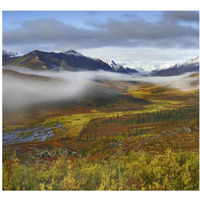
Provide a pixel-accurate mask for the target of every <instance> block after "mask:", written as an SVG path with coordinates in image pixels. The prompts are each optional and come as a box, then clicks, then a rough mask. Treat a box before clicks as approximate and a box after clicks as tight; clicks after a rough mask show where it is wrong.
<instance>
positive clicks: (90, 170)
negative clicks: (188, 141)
mask: <svg viewBox="0 0 200 200" xmlns="http://www.w3.org/2000/svg"><path fill="white" fill-rule="evenodd" d="M11 165H12V167H11ZM10 167H11V168H12V170H10ZM3 189H4V190H198V189H199V157H198V154H195V153H191V152H184V153H173V152H172V151H171V150H167V152H166V153H165V154H164V155H152V154H148V153H143V152H134V151H131V152H129V154H128V155H122V156H119V155H113V156H111V157H110V158H109V159H107V160H103V159H102V160H98V159H96V160H95V159H88V158H87V157H86V158H77V159H75V160H74V161H73V162H72V161H70V160H68V158H67V157H66V156H62V157H60V158H58V159H57V160H56V161H54V162H52V163H51V165H50V166H49V165H46V164H40V165H39V166H38V165H36V166H25V165H23V164H20V163H19V161H18V160H17V159H16V161H15V162H12V164H10V165H9V166H8V165H7V164H4V165H3Z"/></svg>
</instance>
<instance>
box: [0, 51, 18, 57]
mask: <svg viewBox="0 0 200 200" xmlns="http://www.w3.org/2000/svg"><path fill="white" fill-rule="evenodd" d="M3 56H5V57H17V56H19V53H17V52H12V51H7V50H3Z"/></svg>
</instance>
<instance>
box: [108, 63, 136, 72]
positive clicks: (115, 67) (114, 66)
mask: <svg viewBox="0 0 200 200" xmlns="http://www.w3.org/2000/svg"><path fill="white" fill-rule="evenodd" d="M106 63H107V64H108V65H110V67H112V69H113V70H114V71H115V72H118V73H125V74H132V73H137V72H138V71H136V70H135V69H131V68H129V67H127V68H124V67H123V66H122V65H118V64H116V63H115V62H114V61H113V60H106Z"/></svg>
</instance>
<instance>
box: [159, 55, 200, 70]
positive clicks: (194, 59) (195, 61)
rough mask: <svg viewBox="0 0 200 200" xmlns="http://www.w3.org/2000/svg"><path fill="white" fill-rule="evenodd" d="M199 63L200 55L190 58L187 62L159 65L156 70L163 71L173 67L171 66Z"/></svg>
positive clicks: (177, 66)
mask: <svg viewBox="0 0 200 200" xmlns="http://www.w3.org/2000/svg"><path fill="white" fill-rule="evenodd" d="M198 63H199V56H197V57H196V58H192V59H189V60H187V61H185V62H179V63H166V64H164V65H163V66H161V67H159V68H158V69H157V70H155V71H162V70H166V69H171V68H179V67H180V66H185V65H192V64H198Z"/></svg>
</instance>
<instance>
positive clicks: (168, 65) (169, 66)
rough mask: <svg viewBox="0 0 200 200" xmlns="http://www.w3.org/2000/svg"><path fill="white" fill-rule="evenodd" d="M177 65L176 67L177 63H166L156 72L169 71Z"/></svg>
mask: <svg viewBox="0 0 200 200" xmlns="http://www.w3.org/2000/svg"><path fill="white" fill-rule="evenodd" d="M175 65H176V63H166V64H164V65H162V66H161V67H159V68H158V69H157V70H156V71H160V70H164V69H169V68H172V67H174V66H175Z"/></svg>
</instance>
